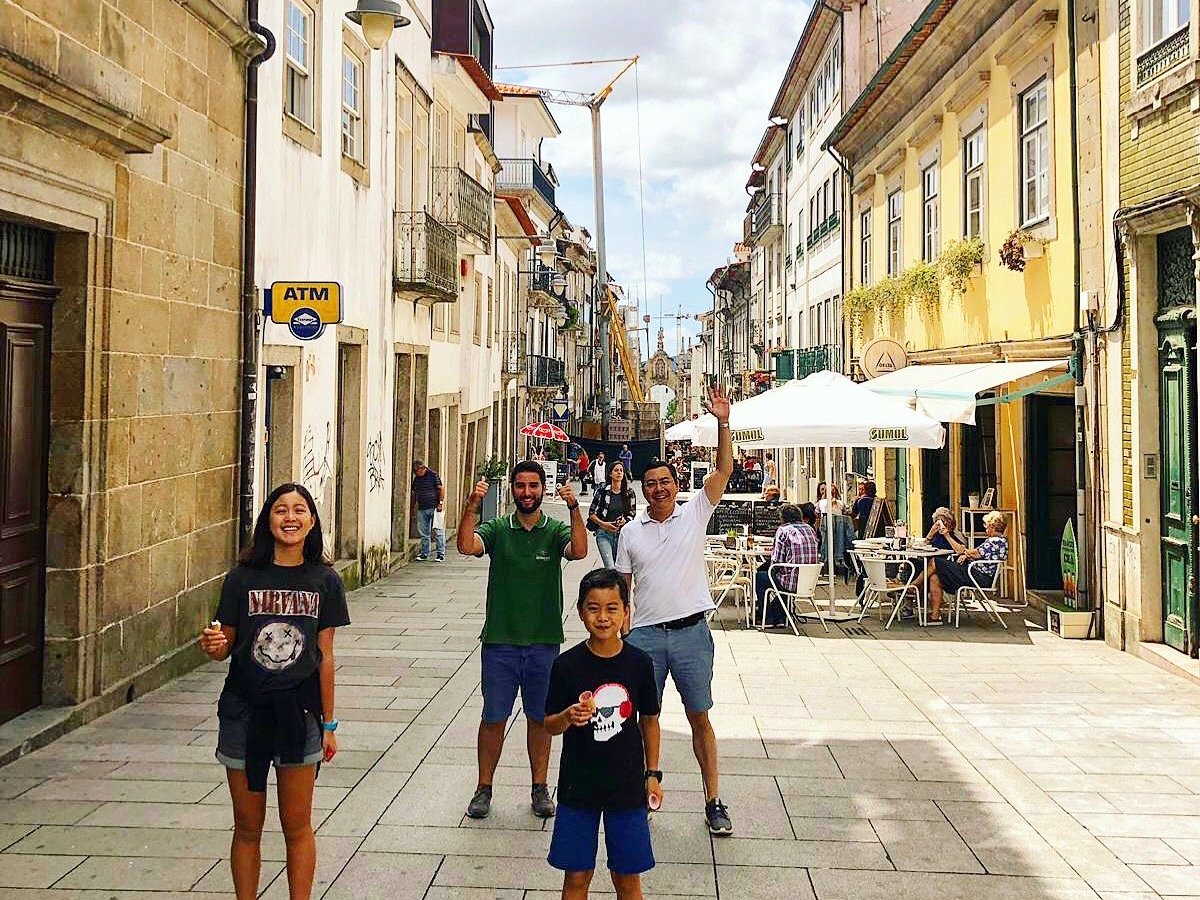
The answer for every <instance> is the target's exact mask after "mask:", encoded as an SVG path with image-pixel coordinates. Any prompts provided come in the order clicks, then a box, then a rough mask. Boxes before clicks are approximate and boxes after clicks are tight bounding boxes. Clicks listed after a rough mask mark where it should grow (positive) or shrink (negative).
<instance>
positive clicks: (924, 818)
mask: <svg viewBox="0 0 1200 900" xmlns="http://www.w3.org/2000/svg"><path fill="white" fill-rule="evenodd" d="M556 505H557V504H556ZM590 562H595V561H594V560H593V561H590ZM589 567H590V563H589V565H584V564H573V565H571V566H569V567H568V569H567V572H566V576H565V589H566V594H567V600H568V604H570V602H571V596H572V594H573V591H574V585H575V583H576V582H577V580H578V578H579V577H580V576H581V575H582V574H583V573H584V572H585V571H587V568H589ZM486 573H487V570H486V564H485V563H483V562H480V561H476V560H465V559H461V558H459V557H457V555H456V554H455V553H454V552H453V551H451V555H450V560H449V561H448V562H447V563H444V564H441V565H438V564H435V563H432V562H431V563H425V564H418V565H413V566H409V567H408V568H406V569H404V570H402V571H401V572H399V573H398V574H395V575H393V576H391V577H389V578H385V579H383V580H381V581H378V582H376V583H374V584H371V585H369V586H367V587H365V588H362V589H360V590H358V591H356V592H354V594H353V595H352V596H351V598H350V609H351V615H352V617H353V620H354V624H353V625H352V626H351V627H349V628H346V629H344V630H342V631H340V632H339V634H338V650H337V656H338V662H339V669H338V678H339V681H338V711H339V715H340V718H341V720H342V722H343V729H342V731H340V732H339V735H340V737H341V746H342V748H343V749H342V750H341V752H340V753H339V754H338V757H337V759H336V762H335V763H334V764H333V765H330V766H327V767H325V768H324V769H323V771H322V772H321V776H320V780H319V782H318V787H317V790H316V801H315V802H316V807H317V810H316V813H315V819H316V822H317V823H318V825H319V830H318V853H319V864H318V887H317V890H316V891H315V892H314V896H318V897H324V898H327V900H333V898H337V900H350V898H355V900H360V898H386V900H407V898H427V900H433V898H451V897H455V898H468V897H470V898H475V897H478V898H485V897H496V898H505V900H508V898H527V900H533V898H551V897H557V896H558V887H559V884H560V876H559V874H558V873H557V872H555V871H554V870H552V869H551V868H550V867H549V866H548V865H547V864H546V862H545V854H546V850H547V847H548V845H549V837H550V835H549V830H548V828H546V827H543V825H542V823H541V822H540V821H539V820H536V819H535V818H534V817H533V816H532V815H531V813H530V812H529V808H528V782H529V775H528V770H527V768H526V766H525V762H524V741H523V726H522V725H521V724H520V720H519V717H518V719H516V720H515V725H514V731H513V733H512V738H511V739H510V741H509V744H508V746H507V748H506V750H505V758H504V762H503V763H502V768H501V770H500V773H499V775H498V778H497V789H496V802H495V806H494V810H493V814H492V817H491V818H490V819H488V820H486V821H483V822H472V821H470V820H468V819H466V818H465V817H464V815H463V809H464V807H465V805H466V801H467V800H468V799H469V797H470V793H471V788H472V787H473V786H474V778H475V762H474V758H475V751H474V741H475V727H476V722H477V721H478V716H479V709H480V699H479V693H478V682H479V677H478V643H477V640H476V637H477V633H478V629H479V626H480V622H481V613H482V604H483V596H484V587H485V581H486ZM723 614H724V615H725V616H726V617H727V620H728V621H727V625H728V628H727V629H726V630H719V631H718V632H717V634H716V638H717V648H718V662H717V666H718V670H717V675H716V679H715V685H714V689H715V693H716V702H717V705H716V709H715V710H714V721H715V724H716V728H717V733H718V735H719V737H720V745H721V768H722V776H723V777H722V794H723V796H724V797H725V799H726V800H727V802H728V803H729V805H730V809H731V811H732V813H733V816H734V822H735V826H736V834H735V836H734V837H732V838H728V839H724V840H721V839H716V840H714V839H711V838H710V837H709V836H708V834H707V832H706V830H705V828H704V822H703V818H702V816H701V806H702V802H701V801H702V797H701V794H700V784H699V774H698V771H697V768H696V764H695V761H694V759H693V757H692V754H691V747H690V741H689V739H688V736H687V729H686V724H685V720H684V717H683V714H682V709H681V708H680V706H679V704H678V697H677V695H675V694H674V692H673V689H672V688H670V687H668V691H667V698H666V705H665V710H664V715H663V719H662V721H663V726H664V727H663V736H664V741H665V745H666V746H665V748H664V755H663V758H664V769H665V770H666V773H667V777H666V782H665V788H666V804H665V808H664V810H663V811H661V812H659V813H656V814H655V815H654V817H653V826H652V827H653V834H654V844H655V854H656V856H657V859H658V862H659V864H658V867H657V868H656V869H655V870H654V871H653V872H652V873H651V874H650V875H649V876H648V877H647V878H646V879H645V884H646V890H647V895H648V896H653V897H722V898H726V900H731V898H733V900H754V898H788V900H801V898H806V897H814V896H815V897H818V898H821V900H829V898H856V900H864V898H866V900H870V898H888V900H892V898H896V897H912V896H921V897H947V898H949V897H971V898H973V900H983V898H1006V900H1009V898H1028V900H1051V898H1053V900H1060V898H1085V897H1086V898H1095V897H1103V898H1113V900H1115V898H1129V900H1132V898H1150V897H1159V896H1162V897H1172V896H1196V895H1200V877H1198V876H1200V751H1198V750H1197V749H1196V744H1195V737H1196V735H1197V734H1198V733H1200V689H1196V688H1194V687H1190V686H1188V685H1186V684H1184V683H1182V682H1181V681H1180V680H1179V679H1177V678H1174V677H1172V676H1170V675H1167V674H1165V673H1163V672H1160V671H1159V670H1157V669H1155V668H1153V667H1151V666H1150V665H1147V664H1146V663H1144V662H1142V661H1139V660H1137V659H1134V658H1133V657H1131V656H1130V655H1128V654H1123V653H1120V652H1117V651H1115V650H1113V649H1111V648H1109V647H1106V646H1104V645H1103V644H1100V643H1097V642H1071V641H1064V640H1060V639H1058V638H1057V637H1054V636H1051V635H1047V634H1045V633H1044V632H1040V631H1026V630H1025V629H1024V628H1021V627H1014V628H1013V629H1012V630H1011V631H1009V632H1007V633H1005V632H1001V631H1000V630H999V629H998V627H996V626H990V627H989V626H984V625H970V626H966V625H964V627H963V628H962V629H959V630H957V631H956V630H954V629H953V628H942V629H930V630H926V631H917V630H916V629H914V628H913V627H912V626H910V625H905V626H901V627H899V628H897V629H896V630H895V631H894V632H891V633H885V632H883V631H882V630H881V628H880V627H879V625H878V623H877V622H874V621H868V623H864V628H865V632H859V631H858V629H856V628H850V627H847V628H846V629H845V630H840V629H837V628H834V629H833V630H832V631H831V633H830V634H829V635H828V636H827V635H825V634H823V633H822V632H821V630H820V627H819V626H816V625H810V626H807V629H806V631H807V633H806V634H805V635H804V636H801V637H794V636H792V635H790V634H772V635H769V636H766V635H763V634H761V633H757V632H747V631H744V630H742V629H741V626H740V624H738V623H736V622H735V621H734V619H735V618H736V617H735V616H734V613H733V611H732V610H731V609H729V608H726V609H725V610H723ZM569 621H573V619H569ZM1013 624H1014V626H1016V624H1017V623H1016V622H1014V623H1013ZM847 632H854V633H851V634H848V633H847ZM581 633H582V632H581V629H580V627H579V626H578V624H577V623H576V624H575V626H574V627H573V628H571V629H570V631H569V637H568V640H569V641H573V640H577V639H579V635H580V634H581ZM222 677H223V676H222V666H220V665H212V666H209V667H207V668H205V669H203V670H200V671H197V672H195V673H194V674H191V675H189V676H186V677H184V678H181V679H179V680H177V681H176V682H174V683H172V684H170V685H168V686H167V687H165V688H163V689H161V690H158V691H155V692H154V693H151V694H148V695H147V696H145V697H142V698H139V699H137V700H136V701H135V702H134V703H132V704H130V705H128V706H126V707H124V708H122V709H121V710H119V711H117V712H115V713H113V714H111V715H109V716H106V717H104V718H103V719H100V720H99V721H97V722H96V723H94V724H92V725H90V726H87V727H85V728H81V729H79V730H77V731H75V732H72V733H70V734H68V735H67V736H66V737H64V738H62V739H61V740H59V741H57V742H55V743H53V744H51V745H50V746H48V747H46V748H44V749H42V750H40V751H38V752H36V753H34V754H32V755H30V756H28V757H25V758H23V759H21V760H19V761H17V762H16V763H14V764H12V765H10V766H7V767H6V768H5V769H3V770H2V771H0V797H2V798H3V799H0V849H2V850H3V852H0V895H2V896H3V897H4V898H6V900H9V898H11V900H32V898H38V900H68V898H69V900H84V898H104V900H108V898H113V900H116V898H138V900H150V898H155V900H165V898H170V897H183V896H185V895H186V896H194V895H195V894H197V893H199V894H201V895H204V894H217V895H219V894H224V895H231V887H230V880H229V874H228V863H227V853H228V842H229V835H230V828H231V827H232V820H231V813H230V806H229V802H228V796H227V792H226V788H225V786H224V783H223V773H222V770H221V768H220V767H219V766H218V765H217V763H216V762H215V761H214V760H213V757H212V753H213V746H214V741H215V729H216V717H215V702H216V697H217V693H218V691H219V688H220V684H221V680H222ZM555 752H556V754H557V745H556V751H555ZM1100 776H1103V790H1102V789H1101V784H1100ZM551 780H552V781H553V772H552V779H551ZM270 802H271V804H272V808H271V809H270V810H269V811H268V823H267V827H268V829H269V830H270V832H271V833H270V834H268V835H267V836H266V837H265V839H264V856H265V860H264V863H263V883H262V887H263V892H264V893H263V896H264V897H267V898H274V900H278V898H286V897H287V886H286V878H285V876H283V875H282V874H281V871H282V866H283V863H282V860H283V845H282V840H281V836H280V835H279V833H278V823H277V822H273V821H272V818H273V817H274V815H275V812H274V799H273V797H272V798H271V801H270ZM601 852H602V853H603V849H602V850H601ZM595 887H596V889H597V890H599V891H611V885H610V884H609V883H608V881H607V878H606V877H603V876H598V877H597V878H596V882H595Z"/></svg>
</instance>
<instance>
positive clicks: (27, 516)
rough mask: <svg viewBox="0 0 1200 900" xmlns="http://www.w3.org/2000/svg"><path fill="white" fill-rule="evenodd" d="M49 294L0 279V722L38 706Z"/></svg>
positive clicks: (40, 288) (48, 290) (37, 287)
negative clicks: (0, 406) (0, 405)
mask: <svg viewBox="0 0 1200 900" xmlns="http://www.w3.org/2000/svg"><path fill="white" fill-rule="evenodd" d="M54 293H55V292H54V290H53V289H52V288H49V287H45V286H41V285H30V284H26V283H23V282H8V281H4V280H3V279H0V402H2V403H3V406H2V408H0V686H2V687H0V722H4V721H6V720H8V719H11V718H13V717H14V716H17V715H19V714H21V713H23V712H25V711H26V710H28V709H32V708H33V707H35V706H37V705H38V704H40V703H41V701H42V630H43V622H44V621H45V593H44V591H45V572H46V447H47V430H48V425H49V418H50V417H49V396H50V390H49V370H50V308H51V304H52V302H53V299H54Z"/></svg>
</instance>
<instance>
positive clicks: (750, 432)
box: [729, 428, 763, 444]
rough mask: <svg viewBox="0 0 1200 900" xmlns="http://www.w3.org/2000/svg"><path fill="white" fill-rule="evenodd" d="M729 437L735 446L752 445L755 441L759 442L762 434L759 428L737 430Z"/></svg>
mask: <svg viewBox="0 0 1200 900" xmlns="http://www.w3.org/2000/svg"><path fill="white" fill-rule="evenodd" d="M729 437H730V439H731V440H732V441H733V442H734V443H735V444H752V443H754V442H755V441H761V440H762V439H763V433H762V429H761V428H739V429H738V430H737V431H734V432H732V433H731V434H730V436H729Z"/></svg>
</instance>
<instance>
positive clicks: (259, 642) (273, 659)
mask: <svg viewBox="0 0 1200 900" xmlns="http://www.w3.org/2000/svg"><path fill="white" fill-rule="evenodd" d="M303 653H304V632H303V631H301V630H300V629H299V628H298V627H296V626H295V625H292V624H291V623H290V622H281V621H275V622H268V623H267V624H266V625H264V626H263V627H262V628H260V629H259V630H258V634H256V635H255V636H254V661H255V662H256V663H258V664H259V665H260V666H262V667H263V668H264V669H266V670H267V671H268V672H282V671H283V670H284V669H288V668H291V666H292V665H294V664H295V662H296V660H298V659H299V658H300V657H301V656H302V655H303Z"/></svg>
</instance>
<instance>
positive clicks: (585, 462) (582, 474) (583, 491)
mask: <svg viewBox="0 0 1200 900" xmlns="http://www.w3.org/2000/svg"><path fill="white" fill-rule="evenodd" d="M591 465H592V462H591V460H590V459H588V453H587V449H586V448H584V447H580V448H579V496H580V497H586V496H587V489H588V479H589V478H591V477H592V472H591Z"/></svg>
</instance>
